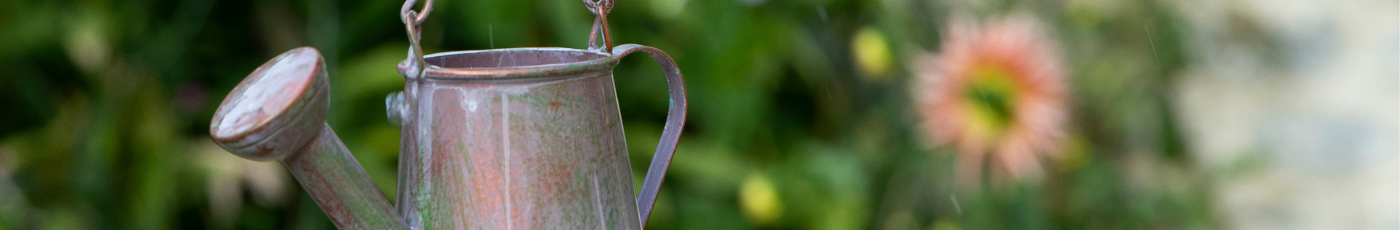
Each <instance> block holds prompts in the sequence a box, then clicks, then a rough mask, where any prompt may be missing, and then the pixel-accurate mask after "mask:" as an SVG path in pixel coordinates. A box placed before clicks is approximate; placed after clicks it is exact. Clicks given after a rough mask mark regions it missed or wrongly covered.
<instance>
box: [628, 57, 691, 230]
mask: <svg viewBox="0 0 1400 230" xmlns="http://www.w3.org/2000/svg"><path fill="white" fill-rule="evenodd" d="M637 51H642V52H646V53H647V54H649V55H651V58H652V59H656V64H660V65H661V70H662V71H663V72H666V87H667V88H669V89H670V92H671V109H670V110H669V111H668V112H667V113H666V126H665V129H663V130H662V131H661V143H658V144H657V145H656V154H655V155H653V156H652V158H651V166H650V167H648V168H647V176H646V179H643V180H642V191H641V193H640V194H637V212H638V213H639V214H640V215H641V220H642V226H646V224H647V218H648V217H651V208H652V206H654V205H655V204H656V195H657V193H659V192H661V181H662V180H663V179H665V177H666V169H667V168H669V167H670V166H671V157H672V156H674V155H675V153H676V144H678V143H679V142H680V138H681V129H683V128H685V107H686V96H685V77H684V76H681V70H680V68H678V67H676V62H675V61H673V60H671V56H670V55H666V53H665V52H661V50H659V49H656V48H652V47H649V46H643V45H637V44H625V45H620V46H617V47H614V48H613V50H612V54H613V57H615V58H618V59H621V58H622V57H625V56H627V55H628V54H631V53H633V52H637Z"/></svg>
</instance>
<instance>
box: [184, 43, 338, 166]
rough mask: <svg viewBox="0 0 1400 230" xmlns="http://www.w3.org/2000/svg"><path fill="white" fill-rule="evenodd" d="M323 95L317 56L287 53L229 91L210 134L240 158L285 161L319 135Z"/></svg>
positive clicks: (323, 114)
mask: <svg viewBox="0 0 1400 230" xmlns="http://www.w3.org/2000/svg"><path fill="white" fill-rule="evenodd" d="M328 91H329V88H328V86H327V76H326V72H325V63H324V61H323V60H322V57H321V54H320V52H318V51H317V50H316V49H315V48H311V47H301V48H296V49H292V50H290V51H287V52H286V53H282V54H281V55H278V56H277V57H275V58H273V59H272V60H268V61H267V62H266V63H263V64H262V66H259V67H258V68H257V70H254V71H253V73H252V74H249V75H248V77H246V78H244V79H243V81H242V82H239V83H238V86H236V87H234V88H233V91H232V92H230V93H229V95H228V97H226V98H224V101H223V103H221V104H219V109H218V110H217V111H215V112H214V117H213V120H212V121H211V122H210V124H209V135H210V136H211V137H213V138H214V141H215V142H217V143H218V144H219V146H222V147H223V148H224V149H225V150H228V151H229V152H232V153H233V154H234V155H238V156H240V157H243V158H248V159H252V160H260V161H266V160H277V159H282V158H285V157H286V155H287V154H290V153H292V152H294V151H296V150H297V149H299V148H300V147H302V146H305V145H306V144H307V143H309V142H310V141H311V140H312V139H314V138H315V137H316V135H317V134H318V133H319V132H320V131H321V126H324V124H325V119H326V109H327V107H328V106H329V99H328V97H327V95H328V94H329V92H328Z"/></svg>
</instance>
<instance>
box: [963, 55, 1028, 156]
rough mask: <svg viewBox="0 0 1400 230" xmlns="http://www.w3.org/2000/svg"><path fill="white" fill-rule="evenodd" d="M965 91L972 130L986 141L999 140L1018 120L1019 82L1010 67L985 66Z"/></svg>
mask: <svg viewBox="0 0 1400 230" xmlns="http://www.w3.org/2000/svg"><path fill="white" fill-rule="evenodd" d="M971 74H972V77H971V79H970V81H968V82H967V88H966V91H963V92H964V94H965V95H963V96H964V98H965V99H966V100H967V105H968V107H970V108H968V110H967V111H968V113H969V114H968V115H969V116H968V118H969V123H970V124H968V125H969V126H970V128H971V129H970V130H969V131H971V132H973V133H972V134H973V135H975V136H979V137H982V138H985V140H995V139H997V138H1000V137H1001V135H1002V133H1004V132H1006V129H1007V127H1009V126H1011V125H1012V124H1013V123H1014V122H1015V119H1016V111H1015V107H1014V106H1012V105H1014V104H1015V99H1016V93H1017V88H1016V82H1015V81H1014V80H1013V79H1012V75H1011V73H1010V72H1009V71H1007V70H1006V68H1004V67H1002V66H999V65H990V64H983V65H979V66H978V67H976V68H975V69H973V71H972V73H971Z"/></svg>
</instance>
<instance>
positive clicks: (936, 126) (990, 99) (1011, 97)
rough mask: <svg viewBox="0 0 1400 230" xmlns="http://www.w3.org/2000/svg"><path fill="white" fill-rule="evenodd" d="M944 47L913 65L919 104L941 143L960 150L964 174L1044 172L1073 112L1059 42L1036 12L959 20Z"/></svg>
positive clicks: (1031, 174)
mask: <svg viewBox="0 0 1400 230" xmlns="http://www.w3.org/2000/svg"><path fill="white" fill-rule="evenodd" d="M944 34H945V36H944V38H943V44H942V48H941V50H942V51H941V52H942V53H939V54H936V55H929V54H924V55H920V56H919V57H918V58H917V59H916V60H915V61H914V62H913V63H914V65H915V71H914V73H915V74H916V75H917V76H916V79H915V81H916V83H915V85H914V87H915V88H914V89H912V90H911V92H913V93H914V98H915V101H916V102H915V103H917V105H916V106H915V107H916V109H917V110H918V111H917V112H918V114H919V116H920V118H921V119H922V121H921V122H922V128H924V129H925V130H926V131H928V134H930V136H931V138H932V141H933V142H934V143H936V144H942V145H950V146H951V147H953V148H954V150H956V151H957V152H958V153H959V155H958V158H959V159H958V166H957V167H958V174H959V176H958V179H959V180H960V181H962V182H963V183H966V182H970V181H972V180H974V179H976V178H980V177H981V174H982V172H983V167H984V164H987V162H986V161H987V160H992V162H991V164H990V166H991V169H992V170H989V171H990V172H991V173H992V174H993V175H994V176H999V175H1002V174H1010V175H1011V176H1013V177H1015V178H1025V177H1028V176H1029V177H1035V176H1038V175H1040V173H1041V170H1040V163H1039V158H1040V157H1041V156H1042V155H1051V154H1055V153H1057V151H1056V145H1057V142H1059V140H1060V139H1061V138H1062V137H1063V136H1064V132H1063V130H1062V128H1063V126H1064V123H1065V121H1066V120H1067V118H1068V110H1067V109H1068V108H1067V107H1066V102H1065V97H1066V95H1065V85H1064V84H1065V83H1064V78H1065V76H1064V75H1065V73H1064V70H1063V68H1062V67H1061V63H1060V59H1059V53H1058V52H1057V51H1056V50H1055V42H1054V41H1053V40H1050V38H1049V37H1047V36H1045V35H1044V34H1042V33H1041V32H1040V30H1039V26H1038V24H1036V22H1035V21H1034V19H1032V18H1030V17H1028V16H1011V17H1007V18H1002V19H995V20H989V21H987V22H985V23H983V24H980V25H979V24H977V23H971V22H969V20H964V19H955V20H954V22H953V23H952V24H951V25H950V26H949V28H948V29H947V30H946V31H944Z"/></svg>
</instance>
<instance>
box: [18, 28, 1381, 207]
mask: <svg viewBox="0 0 1400 230" xmlns="http://www.w3.org/2000/svg"><path fill="white" fill-rule="evenodd" d="M401 5H402V2H398V1H385V0H379V1H364V0H344V1H335V0H293V1H281V0H250V1H217V0H121V1H116V0H38V1H35V0H0V111H2V112H0V229H46V230H47V229H332V228H334V226H332V225H331V223H330V221H329V220H328V219H327V218H326V217H325V215H324V214H323V213H321V210H320V209H319V208H317V207H316V205H315V203H314V202H313V201H312V200H311V199H310V198H309V197H308V196H307V195H306V193H305V192H303V191H301V188H300V187H299V186H298V185H297V183H296V181H295V180H293V179H292V178H291V176H290V175H289V174H288V173H287V171H286V170H285V169H284V168H283V167H282V166H281V165H280V164H278V163H275V162H252V161H248V160H244V159H242V158H238V157H236V156H233V155H232V154H229V153H227V152H225V151H224V150H222V149H220V148H219V147H218V146H217V145H215V144H214V143H213V142H212V141H211V140H210V137H209V135H208V133H209V132H208V127H209V120H210V117H212V116H213V113H214V110H215V109H216V108H217V106H218V104H219V102H220V101H222V100H223V98H224V95H226V94H227V93H228V92H229V91H230V90H231V89H232V88H233V87H234V85H236V84H237V83H238V82H239V81H241V80H242V79H243V78H244V77H245V76H247V74H249V73H250V72H252V70H253V69H254V68H256V67H257V66H258V65H260V64H262V63H263V62H264V61H266V60H268V59H270V58H272V57H273V56H276V55H277V54H279V53H282V52H284V51H286V50H289V49H292V48H295V47H299V46H311V47H315V48H316V49H318V50H320V51H321V53H322V54H323V55H324V56H325V59H326V64H327V66H328V69H329V73H330V77H331V78H330V81H331V86H332V89H331V92H332V93H331V97H332V102H331V111H330V114H329V124H330V126H331V127H332V128H333V129H335V131H336V132H337V133H338V135H339V136H340V137H341V138H343V139H344V140H345V142H346V144H347V145H348V146H349V148H350V150H351V151H352V152H353V153H354V154H355V157H356V158H357V159H358V160H359V162H360V163H362V164H363V165H364V167H365V168H366V170H367V171H368V172H369V174H370V176H371V177H373V178H374V181H375V183H377V184H378V185H379V187H380V189H382V190H383V191H384V192H386V193H388V194H389V196H388V197H389V198H390V199H393V197H394V196H393V195H392V194H393V193H394V192H395V191H394V190H395V186H394V185H395V183H396V181H395V179H396V178H395V177H396V172H395V171H396V165H397V162H396V161H397V156H398V155H397V154H398V148H399V145H398V138H399V128H398V127H396V126H393V125H391V124H390V123H389V122H387V121H386V119H385V115H384V114H385V111H384V97H385V96H386V95H387V94H388V93H390V92H394V91H399V90H402V89H403V82H404V81H403V77H402V76H401V75H399V74H398V73H397V72H396V71H395V70H394V66H395V64H397V63H398V62H399V61H401V60H403V59H404V57H405V54H406V51H407V47H408V40H407V39H406V37H405V33H404V27H403V24H402V23H401V22H400V21H399V19H398V10H399V7H400V6H401ZM609 19H610V20H609V21H610V22H611V23H612V24H611V30H612V33H613V35H614V37H615V38H614V40H615V42H616V43H618V44H624V43H638V44H643V45H650V46H655V47H657V48H660V49H662V50H665V51H666V52H667V53H669V54H670V55H671V56H672V57H674V58H675V61H676V62H677V63H678V64H679V66H680V68H681V70H682V71H683V72H684V74H685V76H686V84H687V88H688V89H689V96H690V107H689V113H690V115H689V120H688V121H687V124H686V125H687V127H686V129H685V133H684V135H683V137H682V139H681V144H680V146H679V148H678V150H677V151H676V156H675V159H674V161H673V162H672V167H671V169H670V173H669V174H668V175H667V178H666V183H665V185H664V186H663V189H662V192H661V196H660V198H659V202H658V204H657V206H656V210H655V213H654V214H653V215H652V217H651V220H650V222H649V224H648V225H649V226H647V227H648V228H649V229H929V230H953V229H1400V189H1397V187H1400V171H1398V170H1397V168H1400V146H1397V145H1400V144H1397V143H1400V1H1396V0H1346V1H1323V0H1179V1H1166V0H1122V1H1120V0H616V8H615V9H614V10H613V11H612V13H611V14H610V17H609ZM592 21H593V15H592V14H590V13H589V12H588V11H587V10H586V9H585V8H584V6H583V3H582V2H581V1H579V0H438V1H437V3H436V7H435V9H434V11H433V14H432V16H431V17H430V18H429V19H428V21H427V22H426V23H425V25H424V30H425V32H424V35H423V41H424V50H425V51H426V52H429V53H432V52H441V51H451V50H476V49H490V48H506V47H536V46H545V47H571V48H583V47H586V46H587V35H588V32H589V29H590V27H589V26H590V24H591V23H592ZM960 60H961V61H960ZM615 75H616V84H617V91H618V97H619V104H620V105H621V109H622V117H623V120H624V123H625V124H626V133H627V138H628V148H629V150H630V157H631V160H632V164H633V166H634V167H633V169H634V175H635V177H636V178H637V179H638V180H640V178H641V176H642V175H643V173H644V172H645V170H646V164H647V162H649V161H650V158H651V156H650V155H651V152H652V150H653V149H654V148H655V143H656V141H657V140H658V138H659V136H660V133H661V125H662V123H663V122H664V119H665V116H666V106H667V99H666V98H667V97H666V89H665V87H664V84H665V80H664V78H662V77H661V72H660V69H659V68H658V67H656V65H655V64H653V63H652V61H651V60H649V59H647V58H637V57H634V58H627V59H624V60H623V62H622V63H621V64H620V65H619V66H618V67H617V69H616V70H615Z"/></svg>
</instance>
